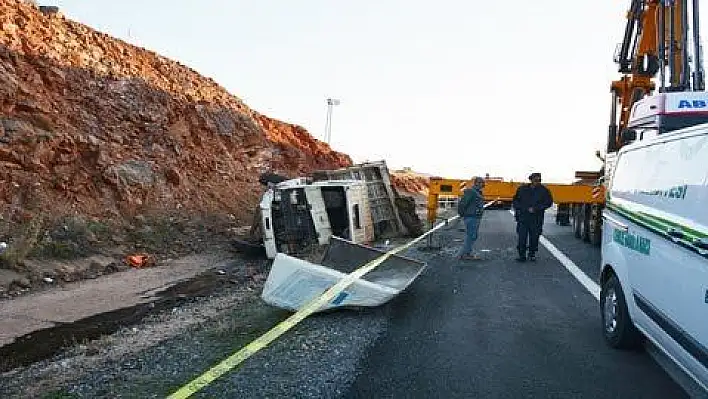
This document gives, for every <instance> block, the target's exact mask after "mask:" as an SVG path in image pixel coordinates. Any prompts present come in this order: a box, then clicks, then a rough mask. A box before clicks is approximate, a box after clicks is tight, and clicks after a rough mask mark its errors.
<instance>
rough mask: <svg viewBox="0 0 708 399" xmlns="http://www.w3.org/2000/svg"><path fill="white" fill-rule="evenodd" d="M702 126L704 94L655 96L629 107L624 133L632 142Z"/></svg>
mask: <svg viewBox="0 0 708 399" xmlns="http://www.w3.org/2000/svg"><path fill="white" fill-rule="evenodd" d="M702 123H708V93H707V92H704V91H686V92H669V93H658V94H654V95H651V96H647V97H645V98H643V99H641V100H639V101H637V102H636V103H635V104H634V105H633V106H632V111H631V113H630V117H629V123H628V124H627V127H628V129H627V130H628V131H629V132H628V134H629V135H630V136H634V138H633V139H632V140H630V141H634V140H643V139H648V138H651V137H654V136H656V135H659V134H664V133H669V132H673V131H676V130H678V129H683V128H686V127H690V126H696V125H700V124H702Z"/></svg>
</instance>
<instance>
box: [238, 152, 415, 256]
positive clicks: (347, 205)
mask: <svg viewBox="0 0 708 399" xmlns="http://www.w3.org/2000/svg"><path fill="white" fill-rule="evenodd" d="M262 183H263V184H264V185H267V187H268V189H267V190H266V192H265V193H264V194H263V196H262V198H261V202H260V205H259V209H258V215H257V218H256V219H257V220H256V221H255V222H254V226H255V227H256V228H253V229H252V231H251V234H252V237H251V242H253V241H256V240H258V241H260V243H259V245H261V246H262V247H263V248H264V249H265V253H266V256H267V257H268V258H270V259H274V258H275V256H276V254H277V253H284V254H289V255H299V254H306V253H310V252H312V251H313V248H316V247H318V246H322V245H326V244H328V243H329V240H330V238H331V237H333V236H334V237H339V238H342V239H345V240H348V241H350V242H352V243H356V244H368V243H371V242H373V241H375V240H378V239H384V238H393V237H402V236H416V235H419V234H421V233H422V221H421V220H420V219H419V218H418V216H417V214H416V212H415V203H414V201H413V199H412V198H409V197H401V196H400V195H399V194H398V193H397V192H396V190H395V188H394V187H393V186H392V184H391V178H390V175H389V172H388V168H387V166H386V163H385V162H384V161H379V162H372V163H364V164H359V165H354V166H350V167H347V168H341V169H337V170H322V171H316V172H314V173H313V174H312V176H311V177H301V178H297V179H290V180H285V179H283V178H281V177H278V176H275V175H270V176H266V177H265V178H264V180H263V181H262ZM256 225H257V226H256Z"/></svg>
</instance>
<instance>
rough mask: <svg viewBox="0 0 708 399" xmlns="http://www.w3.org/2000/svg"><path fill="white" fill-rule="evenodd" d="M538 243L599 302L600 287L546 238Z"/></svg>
mask: <svg viewBox="0 0 708 399" xmlns="http://www.w3.org/2000/svg"><path fill="white" fill-rule="evenodd" d="M509 213H511V214H512V215H513V214H514V211H513V210H510V211H509ZM539 242H540V243H541V245H543V246H544V247H546V249H547V250H548V251H549V252H550V253H551V254H553V256H555V257H556V259H558V261H559V262H560V263H561V264H562V265H563V266H564V267H565V268H566V269H567V270H568V271H569V272H570V274H572V275H573V277H575V279H576V280H578V282H579V283H580V284H582V285H583V287H585V289H586V290H588V292H590V294H592V296H594V297H595V299H596V300H598V301H599V300H600V286H599V285H598V284H597V283H596V282H594V281H592V279H591V278H590V277H588V275H587V274H585V273H584V272H583V271H582V270H580V268H579V267H578V266H577V265H576V264H575V262H573V261H572V260H570V258H569V257H567V256H566V255H565V254H564V253H563V252H561V251H560V249H558V248H556V246H555V245H553V243H551V242H550V241H548V239H547V238H546V237H544V236H541V237H540V239H539Z"/></svg>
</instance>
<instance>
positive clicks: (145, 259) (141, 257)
mask: <svg viewBox="0 0 708 399" xmlns="http://www.w3.org/2000/svg"><path fill="white" fill-rule="evenodd" d="M125 260H126V263H128V265H130V266H131V267H134V268H136V269H141V268H144V267H151V266H155V259H154V258H153V257H152V256H150V255H148V254H144V253H139V254H134V255H129V256H127V257H126V258H125Z"/></svg>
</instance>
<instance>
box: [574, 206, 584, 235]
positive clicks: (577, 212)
mask: <svg viewBox="0 0 708 399" xmlns="http://www.w3.org/2000/svg"><path fill="white" fill-rule="evenodd" d="M582 209H583V207H582V205H579V204H573V234H574V235H575V238H580V235H581V231H582V225H583V222H582Z"/></svg>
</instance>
